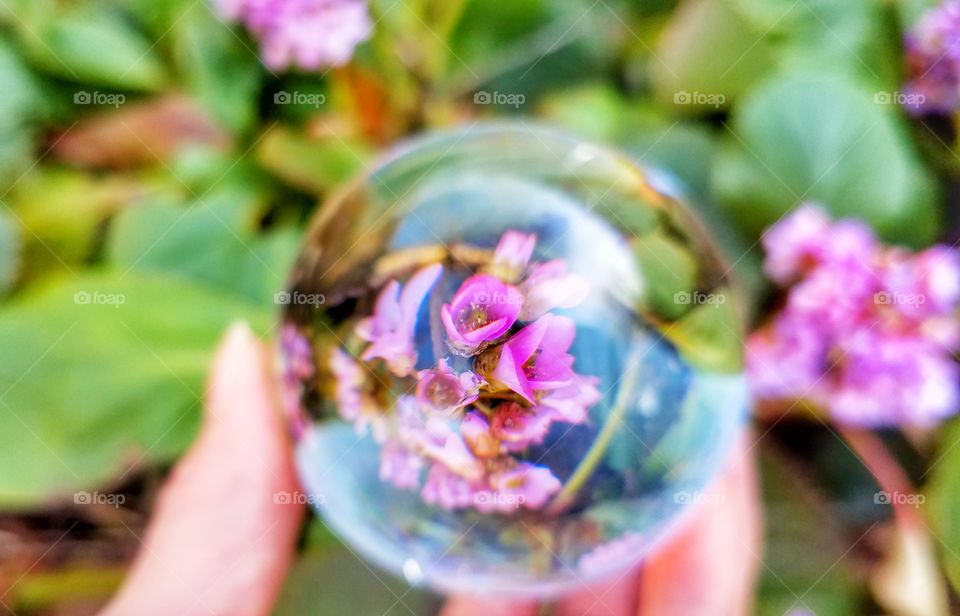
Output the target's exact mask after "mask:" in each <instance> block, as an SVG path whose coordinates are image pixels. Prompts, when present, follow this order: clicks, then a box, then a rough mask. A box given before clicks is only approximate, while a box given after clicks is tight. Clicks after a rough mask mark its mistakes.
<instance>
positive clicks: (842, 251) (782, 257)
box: [762, 204, 875, 283]
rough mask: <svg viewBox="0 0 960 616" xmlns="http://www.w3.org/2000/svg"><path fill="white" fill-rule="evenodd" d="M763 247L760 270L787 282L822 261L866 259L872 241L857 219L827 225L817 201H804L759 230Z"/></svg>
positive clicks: (824, 212) (871, 236) (839, 262)
mask: <svg viewBox="0 0 960 616" xmlns="http://www.w3.org/2000/svg"><path fill="white" fill-rule="evenodd" d="M762 243H763V248H764V251H766V255H767V256H766V259H765V260H764V264H763V267H764V271H765V272H766V274H767V276H769V277H770V279H771V280H774V281H776V282H779V283H787V282H790V281H791V280H793V279H795V278H796V277H798V276H801V275H803V274H805V273H807V272H808V271H810V270H811V269H813V268H815V267H817V266H819V265H822V264H826V263H830V264H836V265H840V264H842V263H848V262H850V261H851V260H857V259H860V260H867V259H869V255H870V254H871V252H872V251H873V249H874V246H875V241H874V239H873V234H872V233H871V232H870V229H869V228H868V227H867V226H866V225H864V224H863V223H861V222H859V221H853V220H850V221H841V222H839V223H836V224H833V225H831V222H830V217H829V215H828V214H827V212H826V210H824V209H823V208H822V207H820V206H819V205H813V204H806V205H804V206H802V207H800V208H798V209H797V210H795V211H794V212H792V213H790V214H789V215H787V216H785V217H784V218H783V219H781V220H780V222H778V223H777V224H775V225H774V226H772V227H770V228H769V229H767V231H766V232H765V233H764V234H763V239H762Z"/></svg>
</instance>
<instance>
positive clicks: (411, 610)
mask: <svg viewBox="0 0 960 616" xmlns="http://www.w3.org/2000/svg"><path fill="white" fill-rule="evenodd" d="M318 581H322V583H318ZM436 602H437V600H436V599H434V598H433V597H431V596H430V595H428V594H426V593H425V592H423V591H420V590H411V589H410V587H409V586H408V585H407V584H404V583H402V582H400V581H398V580H397V579H396V578H394V577H392V576H391V575H389V574H387V573H384V572H383V571H381V570H379V569H374V568H372V566H371V565H367V564H366V563H364V562H363V561H361V560H360V557H359V556H356V555H354V554H352V553H350V552H348V551H347V550H344V549H342V548H340V549H334V550H332V551H326V552H322V553H320V552H308V553H307V554H306V555H305V556H302V557H301V558H300V559H299V560H298V561H297V563H296V564H295V565H294V566H293V570H292V571H291V572H290V575H288V576H287V579H286V582H285V583H284V586H283V589H282V590H281V592H280V598H279V600H278V601H277V605H276V606H275V607H274V609H273V616H288V615H290V616H293V615H296V616H300V615H302V614H310V615H311V616H340V615H341V614H343V613H344V606H350V609H349V612H350V613H351V614H383V616H400V615H402V614H407V615H409V614H432V613H434V612H435V609H436V605H435V604H436Z"/></svg>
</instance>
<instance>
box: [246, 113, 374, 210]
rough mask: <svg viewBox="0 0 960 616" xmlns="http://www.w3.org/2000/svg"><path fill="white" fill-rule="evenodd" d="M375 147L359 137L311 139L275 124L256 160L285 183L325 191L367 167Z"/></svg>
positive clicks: (258, 151) (265, 137)
mask: <svg viewBox="0 0 960 616" xmlns="http://www.w3.org/2000/svg"><path fill="white" fill-rule="evenodd" d="M373 156H374V150H373V148H372V147H371V146H370V145H369V144H367V143H366V142H364V141H362V140H360V139H356V138H349V137H348V138H347V139H343V138H327V139H323V140H310V139H308V138H307V137H304V136H302V135H300V134H298V133H296V132H294V131H293V130H291V129H289V128H287V127H283V126H276V127H274V128H273V129H271V130H269V131H268V132H267V134H266V135H265V136H264V137H263V139H261V140H260V143H259V144H258V145H257V149H256V158H257V162H258V163H259V164H260V165H261V166H262V167H263V168H265V169H266V170H267V171H269V172H271V173H272V174H274V175H275V176H277V177H278V178H280V179H281V180H283V181H284V182H286V183H288V184H290V185H291V186H294V187H296V188H299V189H300V190H303V191H306V192H308V193H313V194H323V193H325V192H327V191H329V190H331V189H332V188H334V187H336V186H338V185H340V184H342V183H343V182H346V181H347V180H349V179H350V178H351V177H353V176H354V175H356V174H357V173H360V172H362V171H363V170H365V169H367V168H368V165H369V164H370V161H371V160H372V159H373Z"/></svg>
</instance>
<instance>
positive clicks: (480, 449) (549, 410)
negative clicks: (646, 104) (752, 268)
mask: <svg viewBox="0 0 960 616" xmlns="http://www.w3.org/2000/svg"><path fill="white" fill-rule="evenodd" d="M665 186H666V182H664V181H662V180H661V179H659V178H658V176H656V175H655V174H653V173H651V172H649V171H647V170H644V169H642V168H640V167H638V166H636V165H635V164H634V163H632V162H631V161H629V160H627V159H625V158H623V157H622V156H620V155H618V154H616V153H613V152H610V151H608V150H605V149H602V148H599V147H596V146H593V145H590V144H586V143H583V142H580V141H577V140H575V139H572V138H570V137H566V136H564V135H561V134H558V133H554V132H551V131H548V130H544V129H539V128H530V127H527V126H525V125H516V126H514V125H497V126H480V127H474V128H471V129H469V130H466V131H461V132H457V133H451V134H445V135H439V136H434V137H428V138H424V139H421V140H419V141H415V142H413V143H411V144H409V145H407V146H405V147H403V148H401V149H400V150H398V151H397V152H395V153H394V154H393V155H392V156H391V157H389V158H388V159H387V160H386V161H384V163H383V164H381V165H380V166H379V167H378V168H377V169H376V170H374V171H373V172H372V173H371V174H370V175H369V176H367V177H365V178H363V179H362V180H360V181H359V182H358V183H356V184H354V185H353V186H352V187H350V188H349V189H348V190H347V191H345V192H344V193H342V194H341V195H340V196H339V197H337V198H335V199H332V200H331V201H329V202H328V203H326V204H325V205H324V206H323V207H322V208H321V209H320V211H319V212H318V213H317V215H316V218H315V220H314V221H313V223H312V225H311V227H310V229H309V230H308V233H307V238H306V241H305V243H304V246H303V249H302V253H301V255H300V257H299V259H298V262H297V264H296V266H295V270H294V272H293V275H292V277H291V285H290V289H289V293H287V294H286V295H285V297H286V298H288V299H289V302H288V303H287V304H286V305H285V306H284V313H283V316H282V319H283V323H282V332H281V341H280V346H281V352H282V358H283V375H282V385H283V397H284V408H285V412H286V414H287V417H288V421H289V423H290V426H291V431H292V433H293V434H294V436H295V438H296V441H297V462H298V467H299V470H300V473H301V477H302V479H303V483H304V485H305V486H306V487H307V489H308V490H310V491H311V493H312V494H313V495H314V496H315V497H316V498H315V501H316V502H319V503H322V504H321V506H320V510H321V513H322V515H323V516H324V518H325V520H326V521H327V522H328V523H329V524H330V525H331V526H332V527H333V528H334V529H335V530H336V532H337V533H338V534H339V535H340V536H341V537H342V538H343V539H344V540H345V541H347V542H348V543H349V544H351V545H353V546H355V548H356V549H358V550H359V551H360V552H361V553H362V554H364V555H365V556H366V557H368V558H369V559H371V560H373V561H375V562H377V563H379V564H380V565H382V566H384V567H386V568H388V569H390V570H392V571H394V572H395V573H397V574H400V575H404V576H405V577H406V578H407V579H408V580H409V581H410V582H411V583H419V582H421V581H424V582H426V583H428V584H430V585H432V586H433V587H435V588H438V589H441V590H445V591H457V592H474V593H490V592H496V593H505V594H512V595H528V596H546V595H551V594H556V593H559V592H562V591H564V590H568V589H570V588H572V587H576V586H579V585H581V584H583V583H585V582H588V581H590V580H594V579H600V578H603V577H606V576H608V575H611V574H614V573H616V572H620V571H622V570H623V569H624V568H626V567H629V566H630V565H632V564H635V563H636V562H637V561H638V560H639V559H641V558H642V557H643V556H644V555H645V554H646V553H648V552H649V550H650V549H651V547H652V546H653V545H654V544H655V542H656V541H657V540H658V539H660V538H661V537H662V536H663V535H664V534H665V532H666V530H667V529H668V528H669V527H670V526H671V525H672V524H673V523H675V522H676V520H677V519H678V514H679V513H680V512H681V511H682V510H683V509H685V508H686V507H687V506H688V505H692V504H696V502H697V501H698V500H699V499H700V498H701V492H702V490H703V489H704V488H705V487H706V485H707V484H708V482H709V480H710V479H711V477H712V475H713V473H715V472H716V470H717V469H718V468H719V467H720V466H721V465H722V462H723V458H724V455H725V453H726V450H727V449H728V446H729V445H730V442H731V440H732V438H733V436H734V434H735V432H736V429H737V427H738V425H739V422H740V421H741V419H742V416H743V413H744V409H745V407H746V403H747V392H746V387H745V383H744V379H743V375H742V358H741V324H740V316H739V313H738V308H737V305H736V297H735V295H734V290H733V289H732V287H731V282H730V280H729V275H728V273H727V272H728V268H727V267H726V265H725V264H724V263H723V261H722V259H720V258H719V257H718V255H717V252H716V250H715V249H714V248H713V246H712V244H711V243H710V241H709V238H708V237H707V236H706V235H705V233H704V231H703V229H702V227H701V225H700V224H699V222H698V220H697V219H696V218H695V217H694V216H693V215H692V214H691V212H690V211H689V210H687V209H686V207H685V206H684V205H683V204H682V203H681V201H680V200H679V198H678V196H677V195H675V194H674V192H673V191H671V190H669V189H667V188H666V187H665Z"/></svg>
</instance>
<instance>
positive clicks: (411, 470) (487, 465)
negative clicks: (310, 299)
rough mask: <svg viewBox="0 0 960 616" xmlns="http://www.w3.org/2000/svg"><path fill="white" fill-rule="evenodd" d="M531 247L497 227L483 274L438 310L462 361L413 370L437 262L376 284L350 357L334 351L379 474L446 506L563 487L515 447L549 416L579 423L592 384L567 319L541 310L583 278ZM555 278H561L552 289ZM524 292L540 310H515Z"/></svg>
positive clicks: (507, 504) (578, 296)
mask: <svg viewBox="0 0 960 616" xmlns="http://www.w3.org/2000/svg"><path fill="white" fill-rule="evenodd" d="M535 246H536V237H535V236H534V235H527V234H523V233H519V232H517V231H508V232H506V233H505V234H504V235H503V237H502V238H501V241H500V243H499V245H498V247H497V249H496V250H495V251H494V254H493V256H492V258H491V259H490V261H489V263H488V264H487V265H486V266H485V267H483V268H481V269H482V270H483V271H479V272H472V273H471V274H470V275H469V276H468V277H467V278H466V279H465V280H463V282H462V283H461V284H460V285H459V288H458V289H457V291H456V292H455V293H454V294H453V297H452V299H451V301H450V302H449V303H447V304H443V305H442V306H441V307H440V309H439V318H440V322H441V323H442V326H443V330H444V331H445V333H446V338H445V344H446V350H448V351H450V352H452V353H453V359H456V360H457V361H458V362H464V363H465V364H466V365H467V366H468V367H467V368H466V369H460V370H455V369H454V368H453V367H452V366H451V364H450V362H448V361H447V360H446V359H444V358H439V359H438V360H437V362H436V365H435V366H433V367H430V368H425V369H421V370H414V367H415V366H416V363H417V352H416V348H415V344H414V334H415V329H416V327H417V326H418V322H417V320H418V318H419V315H420V314H421V313H423V312H424V311H423V305H424V304H425V300H426V298H427V297H428V296H429V295H430V294H431V290H432V289H434V288H435V286H437V285H438V280H440V279H441V277H442V269H443V268H442V267H441V266H440V265H439V264H431V265H427V266H424V267H422V268H421V269H419V270H418V271H416V272H415V273H413V274H412V275H411V276H410V277H409V279H408V280H407V281H406V282H405V283H403V284H401V282H400V281H398V280H395V279H392V280H390V281H388V282H387V283H386V284H385V285H384V287H383V288H382V290H381V291H380V294H379V296H378V298H377V301H376V305H375V307H374V313H373V315H372V316H370V317H367V318H365V319H363V320H361V321H360V322H359V323H358V324H357V326H356V328H355V331H356V334H357V335H358V336H359V338H360V339H362V340H363V341H365V342H366V343H367V345H366V347H365V348H363V349H361V350H360V351H359V352H358V353H357V355H358V358H355V357H353V356H351V355H350V354H349V353H347V351H346V350H344V349H343V348H340V347H336V348H334V349H333V350H332V351H331V354H330V356H329V360H328V361H329V364H328V365H329V370H330V373H331V374H332V375H333V377H334V380H335V388H334V389H335V391H334V395H335V399H336V402H337V406H338V411H339V413H340V415H341V417H343V418H344V419H345V420H347V421H349V422H351V423H353V424H354V426H356V428H357V430H358V432H359V433H361V434H364V433H366V431H367V429H368V427H372V435H373V438H374V439H375V440H376V441H377V442H378V443H379V444H380V445H381V448H380V455H381V461H380V462H381V464H380V478H381V480H383V481H385V482H389V483H391V484H392V485H394V486H396V487H398V488H401V489H407V490H420V494H421V497H422V498H423V500H424V501H425V502H427V503H429V504H431V505H436V506H438V507H442V508H443V509H447V510H454V509H464V508H472V509H475V510H477V511H480V512H484V513H503V514H509V513H512V512H515V511H517V510H520V509H524V508H525V509H533V510H536V509H541V508H542V507H544V505H546V504H547V503H548V502H549V501H550V499H551V497H552V496H553V495H554V494H556V493H557V492H558V491H559V490H560V488H561V482H560V480H559V479H558V478H557V477H556V476H555V474H554V473H553V471H551V469H549V468H547V467H546V466H543V465H539V464H535V463H532V462H529V461H525V460H523V459H522V457H521V454H522V452H524V450H525V449H527V448H528V447H530V446H531V445H536V444H539V443H541V442H542V441H543V439H544V437H545V436H546V434H547V431H548V429H549V428H550V426H551V424H552V423H553V422H566V423H570V424H576V423H582V422H584V421H586V419H587V410H588V409H589V408H590V407H591V406H593V405H594V404H596V403H597V402H598V401H599V399H600V392H599V391H598V389H597V379H596V378H595V377H590V376H585V375H581V374H577V373H576V372H575V371H574V369H573V363H574V357H573V356H572V355H570V354H569V353H568V351H569V349H570V346H571V344H572V343H573V340H574V338H575V336H576V325H575V324H574V322H573V321H572V320H571V319H569V318H567V317H563V316H559V315H556V314H552V313H550V312H548V311H547V310H549V309H550V308H552V307H556V306H564V307H569V306H572V305H573V304H575V303H578V302H579V301H582V299H583V298H584V297H585V294H586V291H585V290H586V289H587V283H586V281H584V280H583V279H581V278H580V277H579V276H576V275H573V274H570V273H568V272H567V268H566V265H565V264H563V263H562V262H559V261H551V262H548V263H531V256H532V254H533V250H534V248H535ZM544 268H546V270H545V269H544ZM545 271H546V272H547V274H545V273H544V272H545ZM557 280H563V281H565V282H566V283H567V284H563V285H558V286H556V287H552V286H551V285H552V284H553V282H555V281H557ZM521 289H523V290H526V293H524V292H523V291H521ZM528 295H529V296H533V297H535V299H536V301H537V303H538V305H539V306H540V307H541V308H540V309H538V310H537V311H536V312H535V313H528V314H536V316H537V318H536V319H535V320H532V321H528V320H527V319H524V317H523V314H524V311H523V308H522V307H523V306H525V302H526V301H527V298H528ZM426 303H429V302H426ZM384 378H386V379H407V380H408V382H409V386H408V387H407V389H406V391H407V392H409V393H405V394H402V395H399V396H391V395H390V394H389V393H388V391H387V388H386V387H385V386H384V385H383V382H382V379H384ZM395 391H396V390H395ZM401 391H402V389H401Z"/></svg>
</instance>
